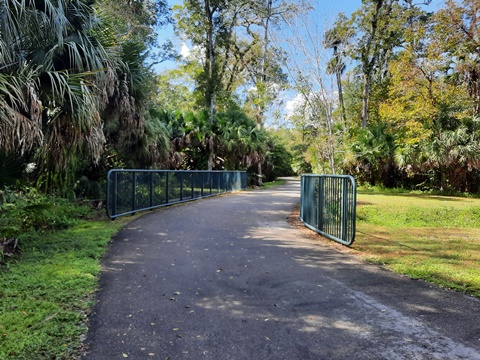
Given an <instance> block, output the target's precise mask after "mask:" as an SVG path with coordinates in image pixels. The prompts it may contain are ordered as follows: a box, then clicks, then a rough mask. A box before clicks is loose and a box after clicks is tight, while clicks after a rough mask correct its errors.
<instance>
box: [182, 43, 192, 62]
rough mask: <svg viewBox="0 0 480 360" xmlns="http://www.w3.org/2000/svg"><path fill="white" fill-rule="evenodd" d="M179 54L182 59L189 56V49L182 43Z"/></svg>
mask: <svg viewBox="0 0 480 360" xmlns="http://www.w3.org/2000/svg"><path fill="white" fill-rule="evenodd" d="M180 54H181V55H182V57H183V58H184V59H186V58H188V57H189V56H190V49H189V48H188V46H187V44H185V43H182V49H181V50H180Z"/></svg>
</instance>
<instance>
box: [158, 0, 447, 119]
mask: <svg viewBox="0 0 480 360" xmlns="http://www.w3.org/2000/svg"><path fill="white" fill-rule="evenodd" d="M422 1H423V0H417V1H416V2H417V3H420V2H422ZM182 2H183V1H182V0H168V4H169V6H170V7H173V6H174V5H179V4H181V3H182ZM311 3H312V5H313V6H314V7H315V10H314V16H315V17H317V19H318V20H319V21H318V23H320V24H326V25H327V26H329V25H332V24H333V23H334V21H335V19H336V17H337V14H338V13H340V12H343V13H345V15H346V16H347V17H348V16H350V14H351V13H352V12H354V11H356V10H357V9H358V8H359V7H360V6H361V5H362V0H311ZM444 3H445V0H432V2H431V4H430V5H429V6H428V7H427V9H431V10H432V11H433V10H436V9H438V8H440V7H442V5H443V4H444ZM159 37H160V38H159V42H160V43H162V42H163V41H162V38H163V39H170V40H171V41H172V42H173V43H174V45H175V46H176V49H177V51H178V52H179V53H182V54H186V53H188V50H189V49H188V46H187V45H186V44H184V43H182V41H181V40H180V39H178V38H176V37H175V36H174V34H173V26H171V25H170V26H167V27H164V28H162V29H161V30H160V31H159ZM174 67H176V64H175V63H174V62H171V61H167V62H164V63H162V64H160V65H158V66H156V67H155V70H156V71H157V72H161V71H163V70H166V69H172V68H174ZM281 96H282V101H283V104H284V105H283V106H284V110H285V111H286V112H287V113H288V112H290V111H291V110H292V109H293V108H294V106H295V103H296V102H297V101H298V94H296V93H294V92H292V91H287V92H285V93H283V94H282V95H281Z"/></svg>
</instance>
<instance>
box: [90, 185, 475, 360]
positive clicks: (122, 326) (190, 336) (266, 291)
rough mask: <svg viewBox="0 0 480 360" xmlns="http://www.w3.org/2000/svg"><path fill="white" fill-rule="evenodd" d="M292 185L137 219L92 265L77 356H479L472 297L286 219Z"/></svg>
mask: <svg viewBox="0 0 480 360" xmlns="http://www.w3.org/2000/svg"><path fill="white" fill-rule="evenodd" d="M298 201H299V182H295V181H290V182H288V183H287V184H286V185H285V186H281V187H277V188H274V189H271V190H262V191H246V192H241V193H236V194H230V195H226V196H221V197H216V198H211V199H207V200H202V201H198V202H193V203H188V204H184V205H180V206H175V207H171V208H165V209H161V210H159V211H156V212H153V213H149V214H146V215H144V216H142V217H141V218H138V219H136V220H134V221H133V222H131V223H130V224H129V225H128V226H127V227H125V228H124V229H123V230H122V231H121V232H119V233H118V234H117V235H116V236H115V238H114V239H113V242H112V244H111V247H110V250H109V253H108V255H107V256H106V257H105V259H104V260H103V272H102V275H101V291H100V292H99V293H98V298H97V299H98V303H97V304H96V306H95V308H94V313H93V314H92V316H91V318H90V331H89V334H88V338H87V341H86V343H87V345H89V346H90V349H89V350H88V352H87V353H86V355H85V358H86V359H124V358H126V357H128V359H216V360H217V359H218V360H220V359H222V360H223V359H480V326H479V323H480V322H479V320H480V315H479V314H480V302H479V301H478V300H476V299H473V298H470V297H467V296H463V295H461V294H458V293H454V292H451V291H446V290H441V289H438V288H436V287H433V286H431V285H429V284H426V283H424V282H422V281H414V280H411V279H409V278H407V277H401V276H398V275H395V274H392V273H390V272H387V271H384V270H382V269H381V268H379V267H377V266H373V265H369V264H365V263H363V262H361V261H358V260H357V259H356V258H355V257H354V256H352V255H351V254H346V253H342V252H339V251H337V250H335V249H333V248H330V247H325V246H323V245H321V244H319V243H318V242H314V241H312V240H310V239H307V238H306V237H304V236H302V235H301V234H300V233H299V232H298V231H297V230H295V229H294V228H292V227H290V226H289V224H288V223H287V218H288V216H289V215H290V213H291V211H292V209H293V207H294V205H295V204H296V203H297V202H298Z"/></svg>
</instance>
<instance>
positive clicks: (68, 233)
mask: <svg viewBox="0 0 480 360" xmlns="http://www.w3.org/2000/svg"><path fill="white" fill-rule="evenodd" d="M129 220H131V218H122V219H119V220H116V221H111V220H106V221H105V220H104V221H76V224H75V225H73V226H71V227H70V228H68V229H65V230H59V231H41V232H39V233H38V232H33V231H31V232H28V233H26V234H23V235H22V236H20V237H19V240H20V244H21V253H20V255H18V256H17V257H16V258H14V259H13V260H9V261H7V262H6V263H5V264H4V265H3V267H2V268H1V269H0V289H2V290H1V292H0V359H32V354H35V356H34V357H35V359H36V360H37V359H38V360H40V359H72V358H75V357H76V356H77V355H78V354H79V351H80V345H81V342H82V340H83V337H84V335H85V333H86V332H87V327H86V323H85V321H86V317H87V314H88V312H89V309H90V307H91V305H92V295H93V293H94V291H95V288H96V286H97V274H98V273H99V271H100V267H99V259H100V258H101V256H102V255H103V254H104V253H105V250H106V245H107V243H108V242H109V240H110V238H111V236H112V235H113V234H114V233H115V232H117V231H118V230H119V229H120V228H121V227H122V226H123V225H124V224H125V223H126V222H127V221H129Z"/></svg>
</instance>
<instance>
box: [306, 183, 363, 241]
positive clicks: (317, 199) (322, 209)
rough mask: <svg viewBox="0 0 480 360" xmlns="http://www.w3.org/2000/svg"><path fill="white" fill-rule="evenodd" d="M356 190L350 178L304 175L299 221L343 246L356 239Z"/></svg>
mask: <svg viewBox="0 0 480 360" xmlns="http://www.w3.org/2000/svg"><path fill="white" fill-rule="evenodd" d="M356 201H357V189H356V183H355V179H354V178H353V177H352V176H350V175H315V174H304V175H302V187H301V197H300V219H301V220H302V221H303V223H304V224H305V226H307V227H308V228H310V229H312V230H314V231H316V232H318V233H319V234H321V235H323V236H325V237H328V238H329V239H332V240H335V241H337V242H339V243H342V244H344V245H347V246H348V245H351V244H352V243H353V241H354V240H355V225H356V221H355V218H356Z"/></svg>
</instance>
